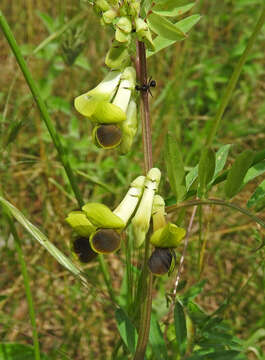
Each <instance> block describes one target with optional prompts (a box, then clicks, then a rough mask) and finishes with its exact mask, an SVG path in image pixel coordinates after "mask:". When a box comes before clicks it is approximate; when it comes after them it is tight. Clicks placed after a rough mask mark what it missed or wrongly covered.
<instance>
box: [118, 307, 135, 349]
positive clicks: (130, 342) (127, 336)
mask: <svg viewBox="0 0 265 360" xmlns="http://www.w3.org/2000/svg"><path fill="white" fill-rule="evenodd" d="M115 318H116V322H117V327H118V330H119V333H120V335H121V338H122V340H123V341H124V343H125V345H126V346H127V348H128V350H129V351H130V353H131V354H134V353H135V350H136V345H137V339H138V335H137V331H136V329H135V327H134V326H133V324H132V323H131V320H130V319H129V317H128V316H127V314H126V313H125V312H124V311H123V310H122V309H121V308H119V309H117V310H116V311H115Z"/></svg>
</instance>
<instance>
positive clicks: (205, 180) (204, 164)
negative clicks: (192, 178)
mask: <svg viewBox="0 0 265 360" xmlns="http://www.w3.org/2000/svg"><path fill="white" fill-rule="evenodd" d="M214 171H215V154H214V151H213V150H212V149H211V148H205V149H203V150H202V153H201V157H200V161H199V169H198V177H199V184H200V193H201V194H204V192H205V189H206V185H207V184H209V182H210V181H211V180H212V177H213V175H214Z"/></svg>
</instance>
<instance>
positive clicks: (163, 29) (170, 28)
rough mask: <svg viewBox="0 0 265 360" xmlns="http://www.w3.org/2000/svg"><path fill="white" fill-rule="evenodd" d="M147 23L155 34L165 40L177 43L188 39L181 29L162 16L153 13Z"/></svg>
mask: <svg viewBox="0 0 265 360" xmlns="http://www.w3.org/2000/svg"><path fill="white" fill-rule="evenodd" d="M147 23H148V26H149V27H150V29H151V30H152V31H153V32H154V33H156V34H157V35H160V36H162V37H163V38H165V39H168V40H174V41H177V40H183V39H185V37H186V35H185V33H184V32H183V31H182V30H181V29H179V27H177V26H176V25H174V24H172V23H171V22H170V21H168V20H167V19H165V18H163V17H162V16H159V15H156V14H153V13H152V14H151V15H149V16H148V18H147Z"/></svg>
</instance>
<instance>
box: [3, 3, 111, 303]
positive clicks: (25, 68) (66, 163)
mask: <svg viewBox="0 0 265 360" xmlns="http://www.w3.org/2000/svg"><path fill="white" fill-rule="evenodd" d="M0 27H1V28H2V30H3V33H4V35H5V37H6V39H7V41H8V43H9V45H10V47H11V49H12V51H13V54H14V56H15V58H16V60H17V63H18V64H19V66H20V69H21V71H22V73H23V75H24V77H25V80H26V82H27V84H28V86H29V88H30V91H31V93H32V95H33V97H34V99H35V101H36V104H37V106H38V108H39V111H40V113H41V116H42V118H43V120H44V122H45V125H46V127H47V129H48V131H49V134H50V136H51V138H52V141H53V143H54V146H55V147H56V150H57V152H58V155H59V158H60V161H61V163H62V165H63V167H64V170H65V172H66V175H67V178H68V180H69V183H70V186H71V188H72V190H73V192H74V194H75V198H76V200H77V202H78V204H79V207H80V208H81V207H82V206H83V205H84V201H83V198H82V196H81V193H80V191H79V188H78V185H77V180H76V177H75V175H74V172H73V169H72V167H71V164H70V161H69V158H68V156H67V153H66V151H65V149H64V147H63V145H62V142H61V139H60V137H59V134H58V133H57V132H56V129H55V127H54V125H53V122H52V120H51V118H50V115H49V113H48V110H47V107H46V105H45V103H44V101H43V99H42V97H41V93H40V91H39V89H38V86H37V84H36V82H35V80H34V79H33V77H32V75H31V73H30V70H29V68H28V66H27V64H26V62H25V60H24V58H23V56H22V53H21V51H20V48H19V46H18V44H17V42H16V39H15V38H14V35H13V33H12V30H11V29H10V27H9V25H8V23H7V21H6V19H5V17H4V14H3V13H2V11H1V10H0ZM99 265H100V268H101V271H102V273H103V277H104V280H105V282H106V285H107V288H108V290H109V295H110V298H111V299H113V294H114V292H113V289H112V286H111V282H110V281H108V280H109V279H108V278H106V276H105V275H104V273H105V272H107V271H108V270H107V264H106V263H105V261H104V259H103V258H101V259H100V260H99ZM110 289H111V291H110Z"/></svg>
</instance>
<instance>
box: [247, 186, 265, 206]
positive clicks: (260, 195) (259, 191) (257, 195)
mask: <svg viewBox="0 0 265 360" xmlns="http://www.w3.org/2000/svg"><path fill="white" fill-rule="evenodd" d="M264 198H265V180H263V181H262V183H260V184H259V186H258V187H257V188H256V190H255V191H254V193H253V194H252V195H251V198H250V199H249V200H248V202H247V207H248V208H251V207H252V206H254V205H256V204H257V203H258V202H259V201H260V200H262V199H264Z"/></svg>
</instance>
